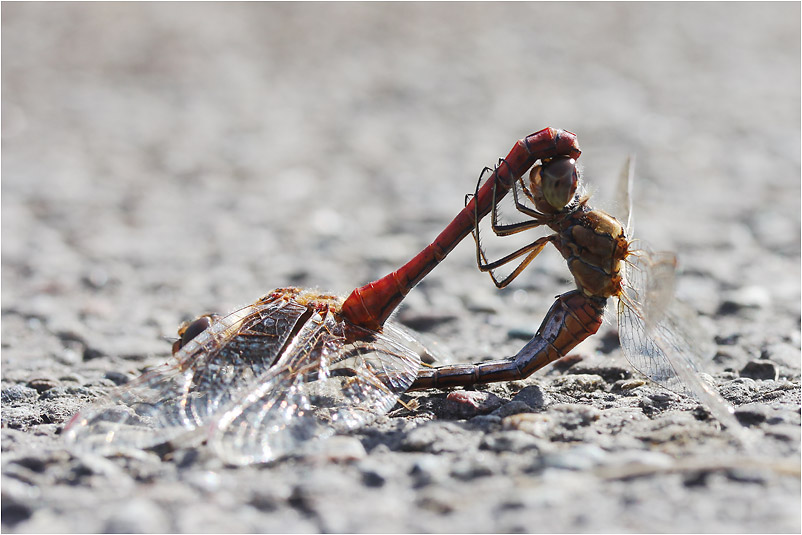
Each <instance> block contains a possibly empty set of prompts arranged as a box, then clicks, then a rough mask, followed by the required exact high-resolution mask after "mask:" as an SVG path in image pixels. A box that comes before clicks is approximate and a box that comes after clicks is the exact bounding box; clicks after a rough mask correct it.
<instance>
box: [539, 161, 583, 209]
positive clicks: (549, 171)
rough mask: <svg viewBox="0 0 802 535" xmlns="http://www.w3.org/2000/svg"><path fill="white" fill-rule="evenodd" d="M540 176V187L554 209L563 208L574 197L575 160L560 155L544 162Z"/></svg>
mask: <svg viewBox="0 0 802 535" xmlns="http://www.w3.org/2000/svg"><path fill="white" fill-rule="evenodd" d="M541 177H542V178H541V188H542V191H543V197H545V199H546V202H548V203H549V204H550V205H551V206H553V207H554V208H555V209H556V210H562V209H563V208H565V205H567V204H568V203H569V202H571V199H573V198H574V194H575V193H576V187H577V183H578V181H579V177H578V175H577V171H576V160H574V159H573V158H568V157H560V158H554V159H552V160H549V161H547V162H544V163H543V170H542V172H541Z"/></svg>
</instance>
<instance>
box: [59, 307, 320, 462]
mask: <svg viewBox="0 0 802 535" xmlns="http://www.w3.org/2000/svg"><path fill="white" fill-rule="evenodd" d="M306 310H307V309H306V307H303V306H301V305H299V304H297V303H294V302H293V301H289V302H287V301H283V300H279V301H272V302H257V303H256V304H254V305H251V306H247V307H244V308H241V309H239V310H237V311H235V312H233V313H231V314H229V315H227V316H225V317H223V318H220V319H219V320H217V321H215V322H214V323H213V324H212V325H211V326H210V327H209V328H208V329H207V330H206V331H204V332H202V333H201V334H199V335H198V336H197V337H195V338H194V339H192V340H190V341H189V342H188V343H187V344H186V346H185V347H183V348H182V349H181V351H179V352H178V353H176V354H175V356H174V359H173V361H172V362H170V363H168V364H165V365H163V366H160V367H159V368H156V369H154V370H152V371H150V372H147V373H145V374H143V375H142V376H141V377H139V378H137V379H135V380H134V381H132V382H131V383H129V384H128V385H126V386H124V387H122V388H120V389H118V390H116V391H114V392H112V393H111V395H110V396H109V397H107V398H105V399H103V400H101V401H99V402H98V403H95V404H94V405H92V406H90V407H88V408H86V409H85V410H83V411H81V412H80V413H79V414H78V415H76V416H75V417H74V418H73V419H72V421H71V422H70V424H69V425H68V426H67V428H66V430H65V435H66V437H67V439H68V440H73V441H76V442H78V443H80V444H81V445H88V446H90V447H93V448H103V449H116V448H127V447H132V448H147V447H152V446H155V445H158V444H162V443H164V442H167V441H170V440H173V439H175V438H176V437H179V436H181V435H183V434H186V433H188V432H190V431H193V430H194V429H196V428H198V427H202V426H205V425H207V424H208V423H209V422H210V421H211V420H212V418H213V417H214V416H215V415H216V414H217V413H219V411H220V409H221V407H224V406H226V405H227V404H228V403H230V402H231V400H232V399H235V398H237V397H238V396H240V395H242V392H243V391H245V390H247V389H248V388H251V387H252V386H253V383H254V381H255V378H256V377H258V376H260V375H262V374H263V373H264V372H265V371H267V369H268V368H269V367H270V366H271V365H272V364H273V363H274V362H275V360H276V358H277V356H278V354H279V352H280V351H281V349H282V347H283V346H284V344H285V343H286V341H287V339H288V337H289V336H290V335H291V333H292V332H293V329H294V328H295V324H296V323H297V322H298V320H299V319H300V318H301V315H302V314H303V313H304V312H306Z"/></svg>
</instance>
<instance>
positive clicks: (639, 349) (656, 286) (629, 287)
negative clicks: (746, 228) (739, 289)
mask: <svg viewBox="0 0 802 535" xmlns="http://www.w3.org/2000/svg"><path fill="white" fill-rule="evenodd" d="M675 263H676V261H675V259H674V255H673V254H670V253H647V252H645V251H638V252H636V253H635V254H633V255H632V256H630V257H628V258H627V260H626V262H625V269H624V292H623V295H621V296H620V299H619V302H618V334H619V339H620V341H621V348H622V349H623V351H624V355H625V356H626V358H627V360H628V361H629V362H630V364H631V365H632V366H633V367H634V368H635V369H636V370H638V371H639V372H641V373H642V374H644V375H646V376H647V377H648V378H650V379H651V380H652V381H654V382H655V383H657V384H659V385H661V386H663V387H665V388H667V389H668V390H671V391H673V392H676V393H678V394H681V395H684V396H690V397H693V398H696V399H697V400H698V401H700V402H701V403H702V404H703V405H705V407H707V408H708V409H709V410H710V412H711V413H713V415H714V416H715V417H716V419H718V420H719V422H721V423H722V424H724V425H726V426H727V427H728V428H730V429H732V430H733V431H735V432H736V433H737V432H738V431H739V430H740V429H741V426H740V424H739V423H738V421H737V419H735V417H734V414H733V413H734V410H733V408H732V407H731V406H730V405H729V403H727V402H726V401H725V400H724V399H723V398H722V397H721V395H720V394H719V393H718V391H717V390H716V389H715V388H714V387H713V386H711V385H710V384H708V383H707V382H706V381H705V380H704V379H703V378H702V376H701V375H700V374H699V370H700V368H701V364H702V362H703V361H704V359H705V357H707V356H708V355H707V354H706V353H708V352H709V350H710V349H711V347H712V344H711V343H710V342H709V341H708V340H707V339H706V337H703V336H701V335H700V334H699V333H695V331H697V329H695V327H694V321H695V313H693V311H691V310H690V309H688V308H687V307H684V306H683V305H682V304H681V303H679V302H678V301H676V299H674V297H673V287H674V286H673V276H674V267H673V266H674V265H675ZM666 288H670V289H671V291H670V292H668V291H667V290H666Z"/></svg>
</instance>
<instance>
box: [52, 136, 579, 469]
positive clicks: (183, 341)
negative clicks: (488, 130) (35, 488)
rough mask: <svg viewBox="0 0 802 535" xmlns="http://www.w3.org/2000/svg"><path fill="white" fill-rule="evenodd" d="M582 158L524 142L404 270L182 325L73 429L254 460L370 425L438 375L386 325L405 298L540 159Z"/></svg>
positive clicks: (560, 145) (103, 442)
mask: <svg viewBox="0 0 802 535" xmlns="http://www.w3.org/2000/svg"><path fill="white" fill-rule="evenodd" d="M579 155H580V150H579V145H578V143H577V140H576V136H575V135H574V134H572V133H571V132H567V131H564V130H557V129H553V128H546V129H544V130H541V131H539V132H536V133H534V134H531V135H529V136H527V137H525V138H523V139H521V140H519V141H518V142H517V143H516V144H515V146H513V148H512V150H510V152H509V154H508V155H507V156H506V158H504V159H503V160H501V161H502V162H503V165H500V166H498V167H497V168H496V169H495V170H494V171H493V173H492V175H491V176H490V178H489V179H488V181H487V182H486V184H485V185H484V186H483V187H482V188H478V189H477V191H476V194H475V195H474V196H473V198H472V199H471V200H470V202H468V203H467V204H466V206H465V208H464V209H463V210H462V211H460V213H459V214H457V217H455V218H454V220H453V221H452V222H451V223H450V224H449V225H448V226H447V227H446V228H445V230H443V232H441V233H440V235H439V236H438V237H437V238H436V239H435V240H434V241H433V242H432V244H430V245H429V246H427V247H426V248H425V249H424V250H423V251H421V252H420V253H419V254H418V255H416V256H415V257H414V258H413V259H412V260H410V261H409V262H408V263H407V264H405V265H404V266H403V267H401V268H400V269H398V270H397V271H394V272H392V273H390V274H389V275H387V276H385V277H383V278H381V279H379V280H377V281H375V282H372V283H370V284H368V285H366V286H363V287H361V288H357V289H356V290H354V291H353V292H352V293H351V295H350V296H349V297H348V298H347V299H345V300H344V301H343V300H341V299H340V298H337V297H336V296H331V295H326V294H322V293H320V292H314V291H308V290H301V289H298V288H282V289H278V290H275V291H273V292H271V293H270V294H268V295H267V296H265V297H263V298H261V299H259V300H258V301H257V302H256V303H254V304H253V305H250V306H247V307H244V308H242V309H239V310H237V311H235V312H233V313H231V314H229V315H227V316H224V317H217V316H211V315H209V316H202V317H200V318H198V319H197V320H195V321H194V322H192V323H190V324H186V325H184V326H183V327H182V328H181V329H180V330H179V336H180V340H179V341H178V342H176V344H175V345H174V347H173V351H174V355H173V359H172V361H171V362H168V363H167V364H165V365H163V366H161V367H160V368H157V369H155V370H153V371H151V372H148V373H145V374H144V375H142V376H141V377H139V378H138V379H136V380H134V381H133V382H131V383H129V384H128V385H126V386H125V387H123V388H121V389H120V390H118V391H117V392H115V393H113V394H112V395H111V397H110V398H109V399H106V400H105V401H103V402H101V403H98V404H96V405H94V406H90V407H89V408H87V409H86V410H84V411H81V412H80V413H78V414H77V415H76V416H74V417H73V418H72V420H71V421H70V422H69V424H68V425H67V427H66V429H65V435H66V436H67V438H68V440H73V441H78V442H80V443H81V444H86V445H89V446H91V447H94V448H95V449H97V450H99V451H101V452H103V451H114V450H116V449H118V448H126V447H136V448H151V447H157V446H161V445H171V444H172V445H175V444H179V443H180V444H182V445H183V444H186V443H187V442H188V441H191V439H192V438H193V437H195V438H197V440H199V441H200V440H205V441H207V442H208V443H209V444H210V445H211V447H212V448H213V449H214V450H215V451H216V452H217V453H218V454H219V455H220V456H221V457H222V458H223V459H224V460H226V461H227V462H230V463H233V464H246V463H252V462H265V461H270V460H272V459H275V458H277V457H280V456H283V455H286V454H289V453H297V452H302V451H304V449H305V448H306V447H307V446H309V445H310V444H312V443H313V442H314V441H312V440H311V439H313V438H320V437H324V436H327V435H330V434H333V433H335V432H338V431H344V430H349V429H354V428H356V427H359V426H361V425H365V424H367V423H369V422H370V421H372V420H373V419H375V418H376V417H377V416H378V415H380V414H383V413H384V412H386V411H388V410H389V409H390V408H391V407H392V406H393V405H394V404H395V402H396V400H397V399H398V397H399V396H400V395H401V394H402V393H403V392H405V391H406V390H408V389H409V388H410V387H413V388H423V387H426V386H427V381H429V379H428V378H427V377H428V376H426V375H424V376H422V377H421V378H419V377H418V373H419V370H420V357H419V353H418V348H419V346H418V344H417V342H416V341H415V340H414V338H413V336H412V335H410V334H409V333H408V332H407V331H406V330H404V329H403V328H401V327H399V326H397V325H394V324H392V323H386V321H387V319H388V317H389V316H390V314H391V313H392V312H393V311H394V310H395V309H396V307H397V306H398V304H399V303H400V302H401V301H402V300H403V298H404V296H406V294H407V293H408V292H409V291H410V290H411V289H412V288H413V287H414V286H415V285H416V284H417V283H418V282H419V281H420V280H421V279H422V278H423V277H424V276H426V274H428V273H429V272H430V271H431V270H432V269H434V267H435V266H437V264H439V262H440V261H441V260H443V258H445V257H446V255H447V254H448V253H449V252H450V251H451V250H452V249H453V248H454V247H455V246H456V245H457V243H459V242H460V241H461V240H462V239H463V238H465V237H466V236H467V235H468V234H471V233H472V232H473V231H474V229H475V228H476V224H477V222H478V220H479V219H481V218H482V217H484V216H485V215H487V214H488V213H490V211H491V210H495V206H496V205H497V202H498V201H499V200H500V199H501V198H502V197H503V196H504V195H506V194H507V192H508V191H509V190H510V189H511V188H513V187H514V186H516V184H518V183H519V182H520V180H521V177H523V175H524V174H525V173H526V172H527V171H529V169H530V168H532V166H533V165H534V164H535V163H536V162H537V161H538V160H539V161H541V162H542V163H543V164H544V165H545V164H546V163H547V162H549V161H552V160H554V159H559V161H563V159H570V160H571V161H575V159H576V158H578V157H579ZM441 377H442V375H441ZM441 381H442V380H441Z"/></svg>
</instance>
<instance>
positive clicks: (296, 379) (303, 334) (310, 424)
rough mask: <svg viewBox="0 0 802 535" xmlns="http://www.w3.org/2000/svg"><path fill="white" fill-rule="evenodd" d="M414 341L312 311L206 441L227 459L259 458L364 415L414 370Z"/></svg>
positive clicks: (375, 411) (379, 409)
mask: <svg viewBox="0 0 802 535" xmlns="http://www.w3.org/2000/svg"><path fill="white" fill-rule="evenodd" d="M414 342H415V341H414V340H413V339H412V338H410V337H408V335H407V334H406V333H405V332H404V331H402V330H398V329H396V328H395V327H394V326H393V325H392V324H388V325H386V326H385V327H384V330H383V332H382V333H377V332H372V331H368V330H365V329H361V328H358V327H354V326H352V325H350V324H348V323H346V322H342V321H337V320H336V319H335V318H334V316H333V315H331V314H328V315H326V316H324V317H320V316H319V315H317V314H315V315H314V316H313V317H311V318H310V319H309V321H307V322H306V324H304V326H303V328H302V329H301V330H300V331H299V332H298V334H297V336H296V337H295V339H294V347H293V348H292V350H291V351H288V352H287V353H286V355H287V358H286V360H285V359H282V361H281V365H280V366H278V367H276V368H274V369H271V370H269V371H268V372H267V373H266V374H265V375H264V376H263V377H261V378H260V380H259V385H258V387H257V388H255V389H253V390H252V391H250V392H248V393H247V395H245V396H244V397H243V398H242V399H241V400H240V401H239V402H237V403H234V404H232V405H231V408H230V409H229V410H228V411H227V412H226V413H225V414H224V415H223V416H221V418H220V419H219V420H218V421H217V423H216V426H215V429H213V432H212V435H211V437H210V443H211V445H212V447H213V448H214V449H215V450H216V452H217V454H218V455H219V456H220V457H222V458H223V459H225V460H226V461H227V462H230V463H232V464H247V463H253V462H266V461H270V460H272V459H275V458H277V457H281V456H283V455H287V454H292V453H302V452H304V451H306V450H308V449H309V448H310V447H314V445H315V442H314V440H313V439H317V438H322V437H326V436H329V435H331V434H334V433H335V432H342V431H347V430H351V429H354V428H357V427H360V426H362V425H365V424H368V423H370V422H371V421H373V420H374V419H375V418H376V417H378V416H379V415H381V414H383V413H385V412H387V411H388V410H390V408H392V406H393V405H394V404H395V403H396V401H397V400H398V397H399V396H400V395H401V394H402V393H403V392H405V391H406V390H407V389H408V388H409V387H410V385H411V384H412V382H413V381H414V380H415V378H416V377H417V373H418V369H419V367H420V357H419V355H418V353H417V352H416V351H415V350H414V349H413V348H414V347H415V344H416V343H414Z"/></svg>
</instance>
